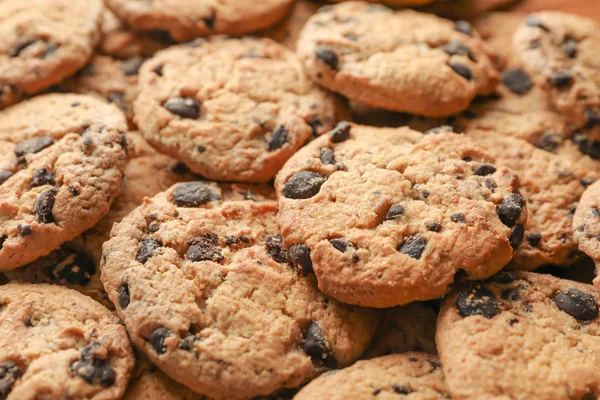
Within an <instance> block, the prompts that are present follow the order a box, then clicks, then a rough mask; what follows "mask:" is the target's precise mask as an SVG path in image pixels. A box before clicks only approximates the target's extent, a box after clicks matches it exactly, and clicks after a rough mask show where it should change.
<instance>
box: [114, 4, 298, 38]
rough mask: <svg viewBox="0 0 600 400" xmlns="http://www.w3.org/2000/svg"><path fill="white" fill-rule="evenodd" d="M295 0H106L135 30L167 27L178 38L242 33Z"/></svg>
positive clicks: (272, 19) (268, 21)
mask: <svg viewBox="0 0 600 400" xmlns="http://www.w3.org/2000/svg"><path fill="white" fill-rule="evenodd" d="M292 3H293V0H261V1H259V2H251V1H248V0H230V1H226V2H225V1H216V0H200V1H192V2H190V1H186V0H154V1H152V2H140V1H137V0H106V4H107V6H108V7H110V9H111V10H112V11H113V12H114V13H115V14H116V15H117V16H118V17H119V18H121V19H122V20H124V21H125V22H126V23H127V25H129V26H131V27H132V28H133V29H135V30H141V31H149V30H163V31H166V32H168V33H169V35H170V36H171V38H173V39H174V40H176V41H186V40H191V39H194V38H196V37H202V36H209V35H217V34H226V35H231V36H242V35H245V34H248V33H251V32H255V31H259V30H262V29H266V28H268V27H270V26H271V25H274V24H275V23H277V22H278V21H279V20H281V19H282V18H283V17H284V16H285V14H286V13H287V12H288V11H289V9H290V7H291V6H292Z"/></svg>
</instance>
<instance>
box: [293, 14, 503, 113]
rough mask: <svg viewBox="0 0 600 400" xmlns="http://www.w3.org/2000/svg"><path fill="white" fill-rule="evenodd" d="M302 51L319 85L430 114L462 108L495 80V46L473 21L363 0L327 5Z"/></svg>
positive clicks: (307, 30) (306, 33) (304, 35)
mask: <svg viewBox="0 0 600 400" xmlns="http://www.w3.org/2000/svg"><path fill="white" fill-rule="evenodd" d="M297 52H298V55H299V56H300V59H301V61H302V62H303V63H304V67H305V68H306V71H307V72H308V73H309V74H310V76H311V77H312V78H313V79H314V80H315V82H317V83H318V84H319V85H322V86H324V87H326V88H328V89H330V90H332V91H334V92H338V93H341V94H342V95H344V96H346V97H348V98H350V99H352V100H357V101H360V102H363V103H366V104H369V105H371V106H373V107H381V108H386V109H389V110H392V111H402V112H409V113H412V114H419V115H425V116H430V117H441V116H447V115H452V114H455V113H458V112H460V111H462V110H464V109H465V108H467V107H468V105H469V103H470V102H471V100H473V98H474V97H475V96H476V95H482V94H487V93H490V92H492V91H493V89H494V87H495V86H496V83H497V82H498V74H497V72H496V70H495V69H494V67H493V61H492V59H493V57H495V54H494V53H493V52H492V51H491V49H490V48H489V47H488V46H487V45H486V44H485V43H484V42H483V41H482V40H481V39H480V38H479V35H478V34H477V32H476V31H475V30H474V29H473V27H472V26H471V25H470V24H468V23H466V22H464V21H462V22H460V23H458V22H457V23H455V22H452V21H450V20H444V19H441V18H438V17H436V16H434V15H431V14H425V13H418V12H415V11H410V10H405V11H397V12H394V11H392V10H391V9H389V8H386V7H384V6H381V5H373V4H367V3H364V2H348V3H342V4H338V5H335V6H332V7H327V8H322V9H321V10H320V12H318V13H317V14H315V15H314V16H313V17H312V18H310V20H309V21H308V22H307V24H306V26H305V27H304V29H303V30H302V32H301V34H300V38H299V41H298V48H297Z"/></svg>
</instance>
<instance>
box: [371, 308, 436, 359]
mask: <svg viewBox="0 0 600 400" xmlns="http://www.w3.org/2000/svg"><path fill="white" fill-rule="evenodd" d="M436 320H437V313H436V312H435V310H434V309H433V308H432V307H428V306H426V305H424V304H420V303H416V302H414V303H410V304H407V305H405V306H399V307H393V308H387V309H384V310H381V316H380V318H379V326H378V327H377V334H376V335H375V339H373V344H372V345H371V347H370V348H369V349H368V350H367V352H366V353H365V354H364V356H363V358H375V357H381V356H385V355H388V354H394V353H395V354H398V353H405V352H407V351H422V352H425V353H429V354H436V353H437V350H436V348H435V323H436Z"/></svg>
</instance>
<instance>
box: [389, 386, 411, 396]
mask: <svg viewBox="0 0 600 400" xmlns="http://www.w3.org/2000/svg"><path fill="white" fill-rule="evenodd" d="M392 390H393V391H394V393H398V394H411V393H412V392H413V391H412V390H410V389H409V388H407V387H406V386H399V385H392Z"/></svg>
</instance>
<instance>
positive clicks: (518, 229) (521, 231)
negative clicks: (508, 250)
mask: <svg viewBox="0 0 600 400" xmlns="http://www.w3.org/2000/svg"><path fill="white" fill-rule="evenodd" d="M524 235H525V228H524V227H523V225H516V226H515V227H514V228H513V229H512V232H511V234H510V237H509V238H508V242H509V243H510V247H512V248H513V250H516V249H517V248H518V247H519V246H520V245H521V242H522V241H523V236H524Z"/></svg>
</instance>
